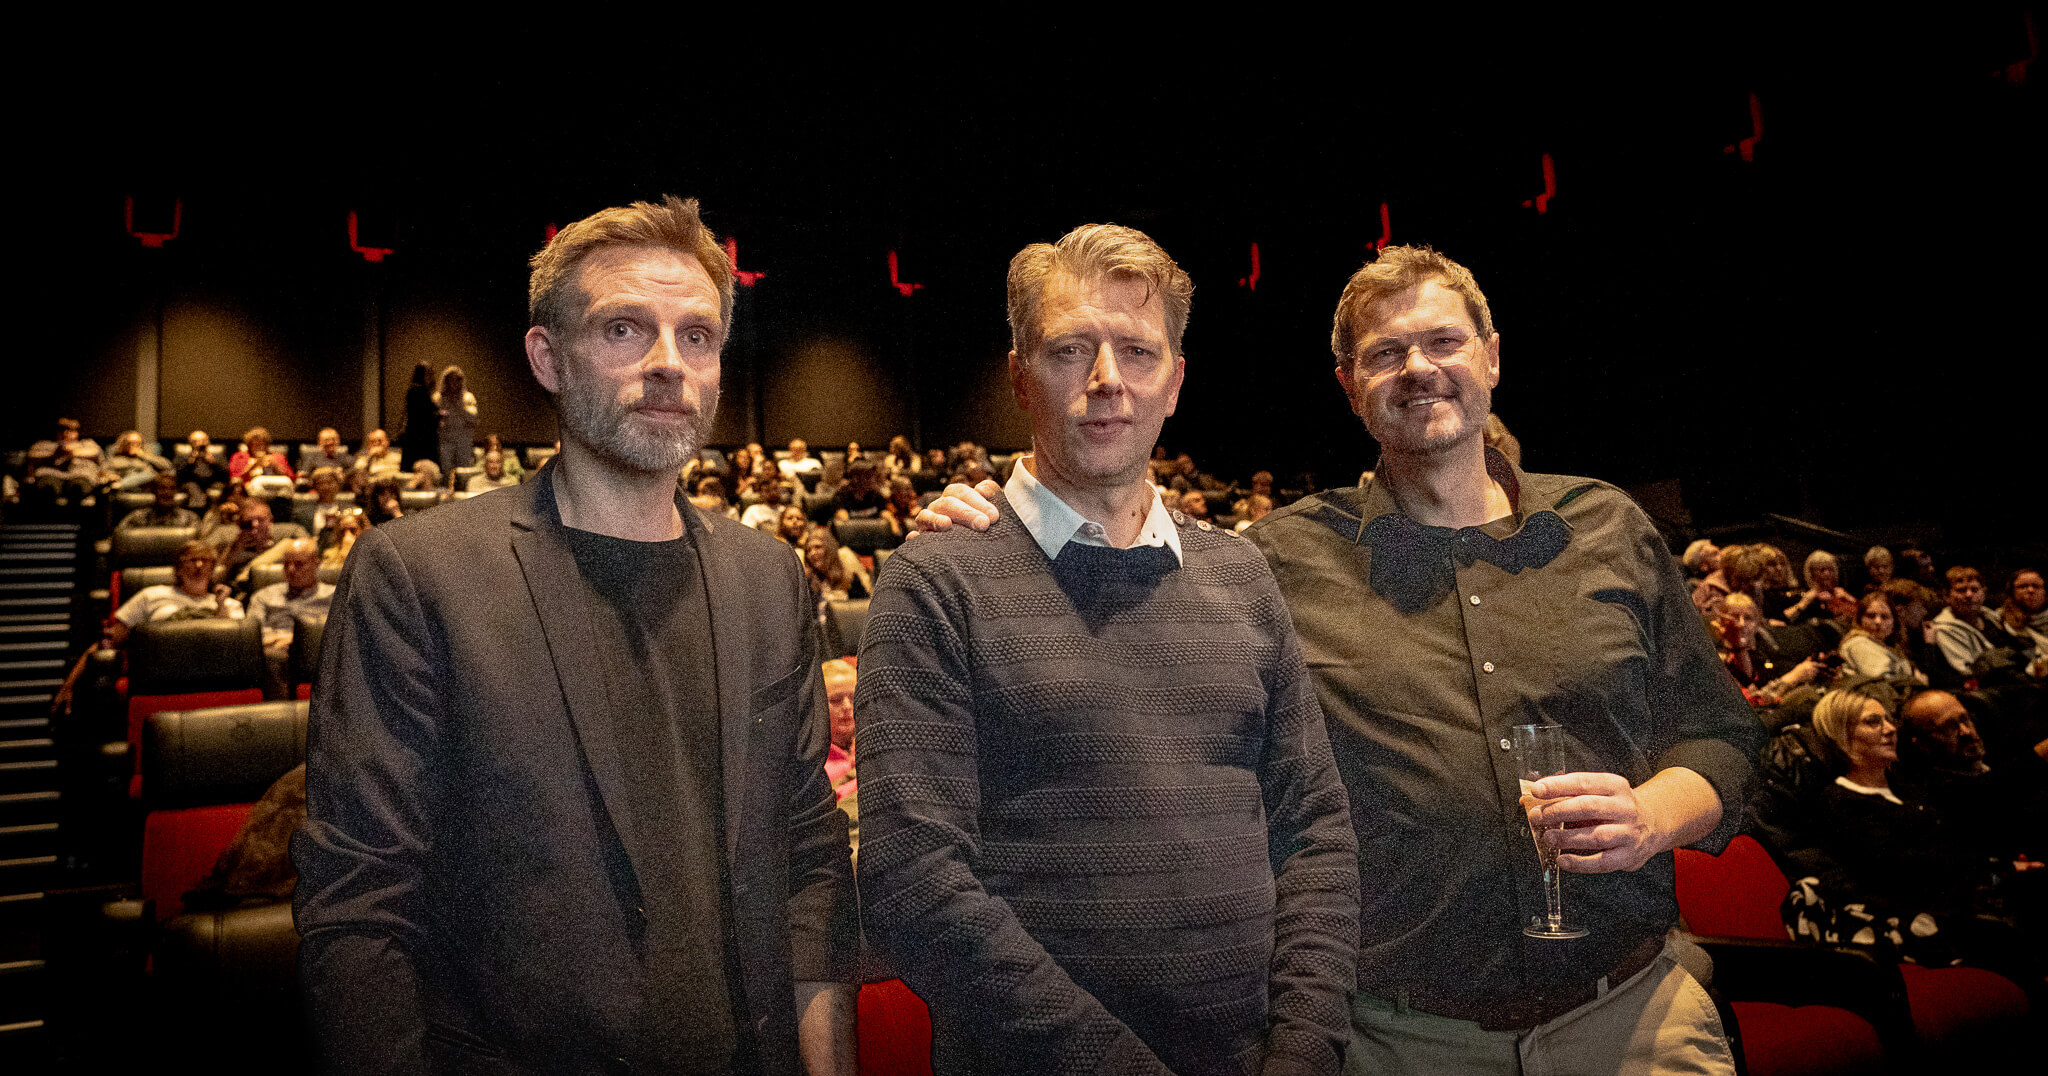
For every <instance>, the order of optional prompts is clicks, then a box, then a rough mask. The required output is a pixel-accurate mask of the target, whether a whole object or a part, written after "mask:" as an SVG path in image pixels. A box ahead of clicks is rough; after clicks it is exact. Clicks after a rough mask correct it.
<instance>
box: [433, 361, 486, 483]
mask: <svg viewBox="0 0 2048 1076" xmlns="http://www.w3.org/2000/svg"><path fill="white" fill-rule="evenodd" d="M464 380H465V379H464V377H463V374H462V367H460V366H450V367H448V368H447V369H445V370H443V371H441V387H440V389H439V390H438V391H436V392H435V393H434V410H435V412H436V415H437V417H438V418H439V419H440V427H439V438H438V442H439V446H440V452H439V454H438V458H439V460H440V463H441V473H442V474H445V475H450V476H452V475H454V474H455V470H456V468H458V467H470V466H474V464H475V462H476V393H474V392H471V391H469V390H468V388H466V387H465V385H464Z"/></svg>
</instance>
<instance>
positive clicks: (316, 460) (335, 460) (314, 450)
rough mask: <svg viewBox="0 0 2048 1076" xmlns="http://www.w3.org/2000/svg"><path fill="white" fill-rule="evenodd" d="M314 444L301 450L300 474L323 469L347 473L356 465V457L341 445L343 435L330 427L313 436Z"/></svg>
mask: <svg viewBox="0 0 2048 1076" xmlns="http://www.w3.org/2000/svg"><path fill="white" fill-rule="evenodd" d="M313 439H314V442H315V443H314V444H312V445H309V446H307V447H305V448H302V449H300V450H299V473H300V474H303V475H309V474H312V473H313V472H314V471H317V470H319V469H320V468H322V467H332V468H334V469H335V470H337V471H347V470H349V469H350V468H352V467H354V466H355V465H356V457H355V455H354V454H353V453H351V452H350V451H349V450H348V448H347V447H346V446H345V445H343V444H342V443H341V434H340V432H339V431H337V430H335V428H334V427H332V426H328V427H325V428H323V429H321V431H320V432H319V433H317V434H315V435H313Z"/></svg>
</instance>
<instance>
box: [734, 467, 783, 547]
mask: <svg viewBox="0 0 2048 1076" xmlns="http://www.w3.org/2000/svg"><path fill="white" fill-rule="evenodd" d="M752 490H753V496H754V497H755V498H756V499H755V501H754V503H753V504H750V505H748V506H747V510H746V511H744V512H741V513H740V523H741V524H743V525H745V526H748V527H752V528H754V529H755V530H757V531H758V530H768V531H772V530H774V529H775V525H776V523H777V521H779V520H780V519H781V518H782V506H783V505H785V504H787V503H789V487H788V486H785V485H783V484H782V478H781V475H780V473H779V472H777V471H776V469H775V465H774V464H772V463H770V462H768V461H767V460H762V461H761V464H760V466H758V467H756V468H755V469H754V482H753V485H752Z"/></svg>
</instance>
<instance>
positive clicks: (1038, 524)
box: [1003, 456, 1186, 564]
mask: <svg viewBox="0 0 2048 1076" xmlns="http://www.w3.org/2000/svg"><path fill="white" fill-rule="evenodd" d="M1028 459H1030V457H1029V456H1019V457H1018V458H1017V460H1016V462H1015V464H1014V465H1013V466H1011V468H1010V481H1009V484H1008V485H1005V486H1004V487H1003V496H1004V497H1006V498H1008V499H1009V502H1010V507H1011V508H1012V509H1014V510H1015V511H1016V513H1017V521H1018V522H1019V523H1022V524H1024V529H1025V530H1027V531H1030V532H1031V538H1032V540H1033V541H1035V542H1037V543H1038V548H1039V549H1041V550H1043V551H1044V552H1045V559H1047V560H1057V559H1058V558H1059V555H1060V550H1062V549H1065V548H1066V547H1067V543H1068V542H1079V543H1080V544H1082V545H1094V546H1102V547H1103V548H1105V549H1107V548H1110V544H1109V541H1108V539H1106V538H1104V537H1103V529H1102V525H1101V524H1100V523H1096V522H1094V521H1092V520H1090V519H1088V518H1087V517H1086V516H1083V515H1082V514H1081V513H1079V512H1076V511H1074V509H1073V508H1072V507H1071V506H1069V505H1068V504H1067V502H1065V501H1063V500H1060V498H1059V495H1058V494H1056V493H1054V492H1053V491H1052V490H1050V489H1047V488H1046V487H1045V483H1043V482H1040V481H1039V480H1038V478H1037V476H1035V475H1033V474H1032V473H1031V468H1029V467H1027V466H1025V461H1026V460H1028ZM1148 489H1149V487H1148ZM1150 492H1151V494H1152V510H1151V511H1150V512H1147V513H1146V514H1145V525H1144V526H1143V527H1142V528H1140V529H1139V530H1138V540H1137V542H1135V543H1133V544H1134V545H1155V546H1156V545H1163V546H1165V547H1166V548H1168V549H1170V550H1172V551H1173V559H1174V560H1175V561H1178V562H1180V563H1183V564H1185V563H1186V558H1184V557H1182V556H1181V552H1180V529H1179V528H1178V527H1176V526H1174V523H1173V518H1172V517H1171V516H1169V515H1167V513H1166V505H1165V503H1164V502H1162V501H1161V500H1160V499H1159V491H1158V490H1156V489H1151V490H1150Z"/></svg>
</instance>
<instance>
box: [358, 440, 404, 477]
mask: <svg viewBox="0 0 2048 1076" xmlns="http://www.w3.org/2000/svg"><path fill="white" fill-rule="evenodd" d="M404 463H405V459H404V454H403V453H401V452H399V451H398V450H397V449H395V448H392V447H391V435H390V434H388V433H385V432H384V431H383V430H371V431H370V432H369V433H366V434H364V435H363V451H362V452H361V454H359V455H357V456H356V461H355V466H354V468H353V470H354V471H355V473H356V474H357V475H359V476H361V477H362V479H363V481H362V485H363V486H366V487H367V486H368V485H369V483H371V482H373V481H375V480H377V479H379V478H383V477H385V476H386V475H395V474H397V473H398V472H399V471H400V470H402V469H403V468H404Z"/></svg>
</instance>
